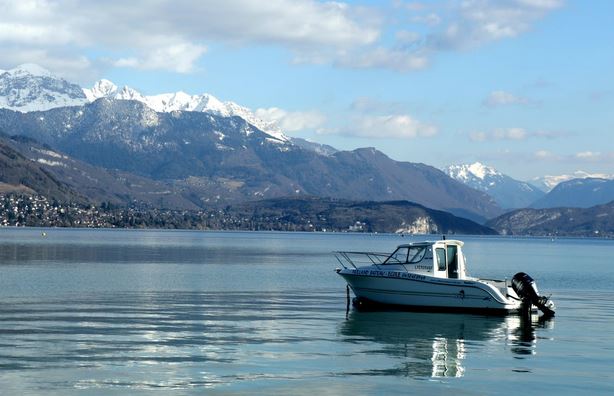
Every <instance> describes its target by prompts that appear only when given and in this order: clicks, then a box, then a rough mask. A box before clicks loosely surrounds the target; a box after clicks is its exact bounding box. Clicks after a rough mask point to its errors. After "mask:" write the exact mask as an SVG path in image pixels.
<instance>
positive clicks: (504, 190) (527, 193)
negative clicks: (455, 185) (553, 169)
mask: <svg viewBox="0 0 614 396" xmlns="http://www.w3.org/2000/svg"><path fill="white" fill-rule="evenodd" d="M444 172H445V173H446V174H448V176H450V177H452V178H453V179H456V180H458V181H460V182H462V183H464V184H466V185H468V186H470V187H472V188H475V189H476V190H479V191H484V192H485V193H487V194H489V195H490V196H491V197H493V198H494V199H495V201H496V202H497V204H499V205H500V206H501V207H503V208H506V209H513V208H525V207H527V206H529V205H531V204H532V203H533V202H535V201H536V200H538V199H540V198H541V197H543V196H544V195H545V194H544V192H543V191H541V190H539V189H538V188H537V187H535V186H533V185H531V184H529V183H526V182H522V181H519V180H516V179H513V178H511V177H510V176H507V175H504V174H503V173H501V172H499V171H497V170H496V169H495V168H492V167H490V166H486V165H483V164H482V163H480V162H474V163H473V164H462V165H450V166H448V167H446V168H445V169H444Z"/></svg>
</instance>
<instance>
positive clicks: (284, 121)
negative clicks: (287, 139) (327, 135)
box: [256, 107, 326, 132]
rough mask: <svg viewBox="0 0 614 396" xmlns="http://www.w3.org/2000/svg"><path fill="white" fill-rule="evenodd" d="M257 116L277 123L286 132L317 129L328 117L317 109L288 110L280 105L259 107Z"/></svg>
mask: <svg viewBox="0 0 614 396" xmlns="http://www.w3.org/2000/svg"><path fill="white" fill-rule="evenodd" d="M256 117H258V118H260V119H262V120H264V121H267V122H273V123H276V124H277V125H279V127H280V128H281V130H282V131H285V132H296V131H305V130H317V129H319V128H320V127H322V125H323V124H324V123H325V122H326V117H325V116H324V115H322V114H321V113H320V112H317V111H286V110H283V109H280V108H278V107H270V108H268V109H257V110H256Z"/></svg>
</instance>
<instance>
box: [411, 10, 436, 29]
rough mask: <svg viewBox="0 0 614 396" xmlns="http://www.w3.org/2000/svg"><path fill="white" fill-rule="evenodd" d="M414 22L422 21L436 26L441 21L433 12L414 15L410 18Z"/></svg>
mask: <svg viewBox="0 0 614 396" xmlns="http://www.w3.org/2000/svg"><path fill="white" fill-rule="evenodd" d="M411 21H412V22H414V23H424V24H426V25H429V26H437V25H439V24H440V23H441V17H440V16H439V15H437V14H436V13H434V12H431V13H429V14H426V15H416V16H414V17H412V18H411Z"/></svg>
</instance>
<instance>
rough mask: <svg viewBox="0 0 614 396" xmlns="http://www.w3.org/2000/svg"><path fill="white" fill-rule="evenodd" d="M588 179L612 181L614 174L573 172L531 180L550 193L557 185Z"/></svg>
mask: <svg viewBox="0 0 614 396" xmlns="http://www.w3.org/2000/svg"><path fill="white" fill-rule="evenodd" d="M588 178H596V179H614V174H606V173H588V172H585V171H581V170H579V171H575V172H573V173H572V174H571V175H567V174H564V175H556V176H553V175H546V176H543V177H537V178H535V179H533V182H534V183H535V184H537V185H539V186H541V187H542V188H543V189H544V190H545V191H551V190H552V189H553V188H554V187H556V186H557V185H558V184H559V183H562V182H565V181H569V180H572V179H588Z"/></svg>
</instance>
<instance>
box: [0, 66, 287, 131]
mask: <svg viewBox="0 0 614 396" xmlns="http://www.w3.org/2000/svg"><path fill="white" fill-rule="evenodd" d="M100 98H109V99H117V100H136V101H139V102H142V103H144V104H146V105H147V106H148V107H149V108H151V109H153V110H155V111H157V112H161V113H169V112H173V111H199V112H205V113H210V114H214V115H217V116H221V117H233V116H238V117H241V118H243V119H244V120H245V121H247V122H249V123H250V124H252V125H254V126H255V127H256V128H258V129H260V130H261V131H263V132H265V133H267V134H268V135H270V136H271V137H272V138H273V139H272V142H284V143H285V142H290V140H291V139H290V138H289V137H287V136H286V135H285V134H284V133H283V132H282V130H281V128H280V127H279V126H278V125H277V123H275V122H269V121H265V120H262V119H260V118H258V117H256V115H255V114H254V112H252V111H251V110H250V109H248V108H247V107H244V106H241V105H238V104H237V103H234V102H222V101H220V100H219V99H217V98H216V97H214V96H213V95H210V94H206V93H205V94H201V95H190V94H187V93H185V92H181V91H180V92H175V93H165V94H159V95H151V96H146V95H143V94H141V93H140V92H138V91H137V90H135V89H133V88H130V87H128V86H124V87H123V88H119V87H118V86H117V85H115V84H114V83H112V82H111V81H109V80H104V79H103V80H100V81H98V82H96V83H95V84H94V86H93V87H92V88H81V87H80V86H79V85H77V84H73V83H71V82H69V81H66V80H64V79H62V78H59V77H57V76H55V75H54V74H53V73H51V72H50V71H48V70H46V69H44V68H42V67H41V66H38V65H35V64H24V65H21V66H18V67H16V68H14V69H11V70H8V71H0V108H5V109H10V110H15V111H20V112H22V113H27V112H30V111H44V110H49V109H53V108H57V107H66V106H82V105H84V104H86V103H89V102H93V101H95V100H96V99H100Z"/></svg>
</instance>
